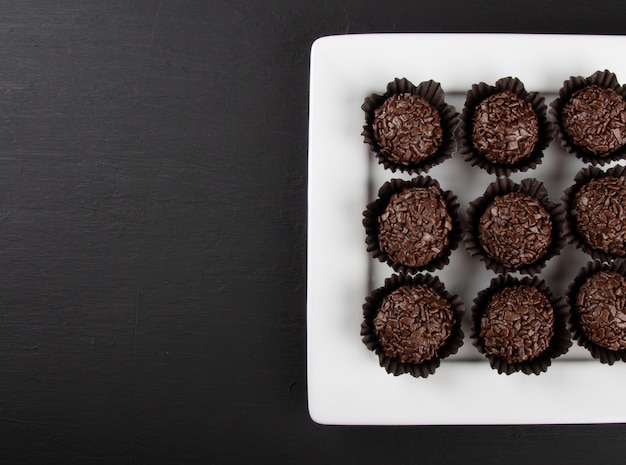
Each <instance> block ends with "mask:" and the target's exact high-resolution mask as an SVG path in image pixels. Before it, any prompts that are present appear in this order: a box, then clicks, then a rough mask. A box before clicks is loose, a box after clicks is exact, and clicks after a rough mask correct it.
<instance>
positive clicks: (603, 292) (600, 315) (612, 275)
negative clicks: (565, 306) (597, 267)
mask: <svg viewBox="0 0 626 465" xmlns="http://www.w3.org/2000/svg"><path fill="white" fill-rule="evenodd" d="M573 311H574V312H575V313H576V317H577V319H578V327H579V328H580V330H581V331H582V332H583V333H584V334H585V336H586V337H587V338H588V339H589V341H591V342H593V343H594V344H597V345H599V346H601V347H604V348H605V349H608V350H622V349H626V278H625V277H624V276H622V275H621V274H619V273H616V272H614V271H608V270H604V271H599V272H597V273H595V274H593V275H592V276H590V277H589V278H587V280H586V281H585V282H584V283H583V284H582V286H580V289H579V290H578V294H577V295H576V303H575V308H574V309H573Z"/></svg>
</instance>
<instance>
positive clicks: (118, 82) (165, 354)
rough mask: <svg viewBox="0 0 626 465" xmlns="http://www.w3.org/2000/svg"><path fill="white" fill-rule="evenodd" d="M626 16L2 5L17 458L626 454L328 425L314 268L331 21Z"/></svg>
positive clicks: (168, 0)
mask: <svg viewBox="0 0 626 465" xmlns="http://www.w3.org/2000/svg"><path fill="white" fill-rule="evenodd" d="M625 18H626V4H624V3H620V2H618V1H610V2H608V1H553V2H550V3H548V2H544V1H539V0H520V1H518V2H510V1H502V0H500V1H499V0H489V1H486V0H482V1H481V0H476V1H471V2H469V1H463V0H455V1H441V2H435V1H434V0H433V1H430V2H427V1H409V0H406V1H399V2H382V1H378V2H375V1H364V2H356V1H348V0H343V1H316V2H307V3H300V2H294V1H289V0H267V1H263V2H252V1H241V0H240V1H229V2H226V1H223V2H222V1H216V0H213V1H191V0H161V1H159V0H138V1H132V0H106V1H103V0H84V1H79V0H73V1H70V0H65V1H62V0H54V1H44V0H33V1H27V0H24V1H22V0H5V1H3V2H0V462H1V463H3V464H4V463H18V464H19V463H48V464H49V463H64V464H74V463H76V464H86V463H107V464H109V463H116V464H144V463H145V464H155V463H208V464H231V463H234V464H236V463H258V462H261V463H272V464H294V463H300V464H304V463H311V464H336V463H342V464H346V463H359V464H365V463H382V464H391V463H393V464H409V463H429V464H437V463H441V464H443V463H463V464H478V463H480V464H491V463H493V464H500V463H510V464H518V463H519V464H526V463H566V462H571V463H598V464H599V463H602V464H608V463H623V461H624V458H623V455H624V451H625V449H626V446H625V445H624V444H625V441H626V426H624V425H611V426H601V425H600V426H558V427H555V426H542V427H534V426H523V427H521V426H511V427H473V428H470V427H385V428H382V427H323V426H318V425H315V424H314V423H312V421H311V420H310V419H309V417H308V413H307V404H306V347H305V336H306V318H305V310H306V309H305V303H306V276H305V273H306V182H307V181H306V157H307V111H308V72H309V51H310V46H311V44H312V42H313V41H314V40H315V39H316V38H317V37H320V36H323V35H328V34H337V33H358V32H393V31H399V32H400V31H402V32H411V31H442V32H466V31H493V32H567V33H571V32H573V33H612V34H625V33H626V23H625V22H624V19H625ZM553 52H554V53H558V50H554V51H553ZM622 52H623V51H616V53H622ZM459 53H471V51H470V50H463V48H462V44H460V46H459ZM364 388H367V387H366V386H364ZM514 401H515V399H511V402H514ZM468 402H484V403H485V404H486V405H488V403H489V393H485V397H484V398H482V399H468ZM616 402H623V399H616ZM501 407H502V406H490V407H489V408H501ZM572 408H576V407H575V406H572Z"/></svg>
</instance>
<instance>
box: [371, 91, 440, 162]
mask: <svg viewBox="0 0 626 465" xmlns="http://www.w3.org/2000/svg"><path fill="white" fill-rule="evenodd" d="M372 129H373V130H374V138H375V139H376V142H377V144H378V146H379V148H380V153H381V154H382V155H384V156H385V158H387V159H388V160H390V161H392V162H395V163H398V164H400V165H411V164H416V163H419V162H421V161H423V160H425V159H427V158H429V157H431V156H432V155H434V154H435V152H437V150H438V149H439V147H440V146H441V143H442V141H443V129H442V127H441V119H440V117H439V113H438V112H437V109H436V108H435V107H433V106H432V105H431V104H430V103H428V101H427V100H425V99H424V98H422V97H418V96H417V95H413V94H393V95H392V96H391V97H389V98H388V99H386V100H385V101H384V102H383V103H382V105H381V106H380V107H378V108H377V109H376V110H375V111H374V121H373V123H372Z"/></svg>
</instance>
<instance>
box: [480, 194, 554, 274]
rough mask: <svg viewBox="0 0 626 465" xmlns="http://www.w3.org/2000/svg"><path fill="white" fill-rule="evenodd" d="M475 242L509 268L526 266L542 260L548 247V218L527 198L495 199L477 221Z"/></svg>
mask: <svg viewBox="0 0 626 465" xmlns="http://www.w3.org/2000/svg"><path fill="white" fill-rule="evenodd" d="M478 240H479V241H480V244H481V246H482V248H483V250H484V252H485V253H486V255H487V256H488V257H490V258H491V259H493V260H495V261H497V262H499V263H501V264H503V265H504V266H506V267H508V268H511V269H517V268H519V267H521V266H524V265H529V264H531V263H534V262H536V261H537V260H539V259H540V258H542V257H543V256H544V254H545V253H546V252H547V250H548V247H549V246H550V243H551V240H552V221H551V219H550V214H549V213H548V212H547V211H546V209H545V208H544V207H543V205H542V204H541V202H540V201H539V200H538V199H536V198H534V197H532V196H530V195H528V194H523V193H520V192H510V193H508V194H504V195H500V196H497V197H495V198H494V199H493V201H492V202H491V203H490V204H489V205H488V206H487V207H486V208H485V211H484V213H483V214H482V216H481V217H480V220H479V223H478Z"/></svg>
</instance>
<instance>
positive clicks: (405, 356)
mask: <svg viewBox="0 0 626 465" xmlns="http://www.w3.org/2000/svg"><path fill="white" fill-rule="evenodd" d="M453 324H454V315H453V312H452V310H451V307H450V305H449V304H448V302H447V300H446V299H445V298H444V297H443V296H441V295H440V294H439V293H437V292H436V291H434V290H433V289H432V288H430V287H428V286H426V285H423V284H418V285H410V286H402V287H400V288H398V289H396V290H395V291H393V292H391V293H390V294H389V295H387V296H386V297H385V298H384V299H383V301H382V303H381V305H380V308H379V309H378V313H377V314H376V316H375V318H374V334H376V336H377V337H378V339H379V341H380V345H381V347H382V350H383V352H384V354H385V355H386V356H387V357H389V358H393V359H396V360H398V361H400V362H402V363H422V362H424V361H426V360H430V359H432V358H434V357H435V356H436V354H437V350H438V349H439V348H440V347H441V346H442V345H443V344H444V343H445V341H446V340H447V339H448V337H449V336H450V333H451V331H452V326H453Z"/></svg>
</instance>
